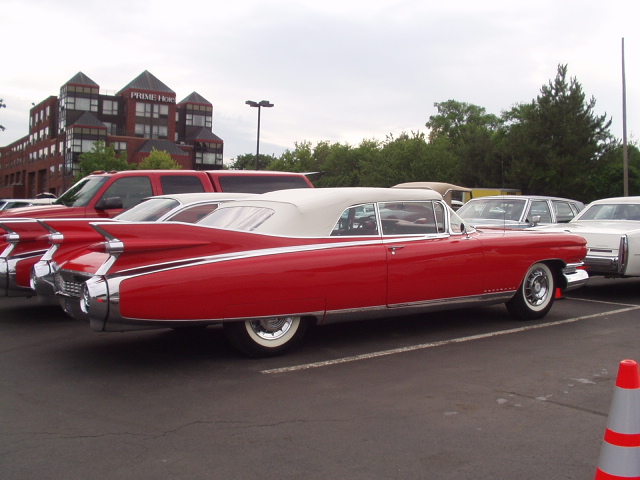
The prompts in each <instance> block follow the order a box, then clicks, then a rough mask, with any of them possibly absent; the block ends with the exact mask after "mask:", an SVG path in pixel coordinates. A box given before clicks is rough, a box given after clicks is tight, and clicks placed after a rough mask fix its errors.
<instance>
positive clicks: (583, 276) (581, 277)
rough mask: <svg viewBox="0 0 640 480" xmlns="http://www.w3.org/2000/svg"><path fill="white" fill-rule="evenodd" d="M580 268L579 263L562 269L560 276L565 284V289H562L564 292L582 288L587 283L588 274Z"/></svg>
mask: <svg viewBox="0 0 640 480" xmlns="http://www.w3.org/2000/svg"><path fill="white" fill-rule="evenodd" d="M580 267H582V264H581V263H580V264H571V265H567V266H566V267H565V268H563V269H562V275H563V277H564V281H565V283H566V287H564V290H565V291H569V290H575V289H576V288H580V287H583V286H585V285H586V284H587V282H588V281H589V274H588V273H587V271H586V270H583V269H582V268H580Z"/></svg>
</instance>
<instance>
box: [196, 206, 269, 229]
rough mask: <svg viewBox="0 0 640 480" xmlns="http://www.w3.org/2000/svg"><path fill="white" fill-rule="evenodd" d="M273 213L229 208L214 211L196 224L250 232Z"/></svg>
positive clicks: (267, 210) (260, 208)
mask: <svg viewBox="0 0 640 480" xmlns="http://www.w3.org/2000/svg"><path fill="white" fill-rule="evenodd" d="M273 213H274V211H273V210H272V209H270V208H264V207H231V208H223V209H220V210H216V211H214V212H213V213H212V214H211V215H209V216H207V217H205V218H203V219H202V220H201V221H199V222H198V224H199V225H207V226H209V227H216V228H226V229H229V230H243V231H246V232H250V231H251V230H255V229H256V228H258V227H259V226H260V225H262V224H263V223H264V222H265V221H266V220H267V219H268V218H269V217H271V216H272V215H273Z"/></svg>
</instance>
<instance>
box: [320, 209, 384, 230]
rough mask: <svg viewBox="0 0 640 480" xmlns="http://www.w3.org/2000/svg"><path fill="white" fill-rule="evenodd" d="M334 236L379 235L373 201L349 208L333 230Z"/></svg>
mask: <svg viewBox="0 0 640 480" xmlns="http://www.w3.org/2000/svg"><path fill="white" fill-rule="evenodd" d="M331 235H332V236H345V235H378V222H377V221H376V208H375V205H374V204H373V203H367V204H365V205H354V206H353V207H349V208H347V209H346V210H345V211H344V212H342V215H340V219H339V220H338V222H337V223H336V224H335V226H334V227H333V230H332V231H331Z"/></svg>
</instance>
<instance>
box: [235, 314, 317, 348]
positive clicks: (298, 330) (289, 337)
mask: <svg viewBox="0 0 640 480" xmlns="http://www.w3.org/2000/svg"><path fill="white" fill-rule="evenodd" d="M307 327H308V321H306V320H305V319H303V318H301V317H275V318H266V319H262V320H245V321H238V322H228V323H225V324H224V333H225V335H226V337H227V339H228V340H229V342H231V344H232V345H233V346H234V347H236V348H237V349H238V350H240V351H241V352H242V353H244V354H245V355H248V356H250V357H271V356H275V355H280V354H282V353H284V352H286V351H287V350H289V349H291V348H293V347H295V346H296V345H298V344H299V343H300V341H301V340H302V337H303V336H304V333H305V331H306V330H307Z"/></svg>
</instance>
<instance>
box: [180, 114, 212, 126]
mask: <svg viewBox="0 0 640 480" xmlns="http://www.w3.org/2000/svg"><path fill="white" fill-rule="evenodd" d="M185 120H186V124H187V125H190V126H194V127H209V128H211V125H212V121H211V117H209V116H206V115H196V114H194V113H187V115H186V118H185Z"/></svg>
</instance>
